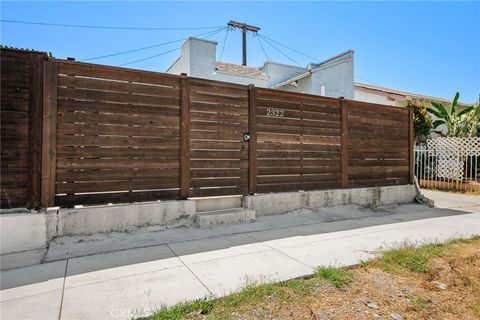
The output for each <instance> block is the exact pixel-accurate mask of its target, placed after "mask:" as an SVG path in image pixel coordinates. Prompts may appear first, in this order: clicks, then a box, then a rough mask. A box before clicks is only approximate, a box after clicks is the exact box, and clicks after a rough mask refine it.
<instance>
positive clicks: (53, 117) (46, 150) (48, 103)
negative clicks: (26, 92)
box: [41, 60, 57, 208]
mask: <svg viewBox="0 0 480 320" xmlns="http://www.w3.org/2000/svg"><path fill="white" fill-rule="evenodd" d="M56 166H57V63H56V62H55V61H53V60H45V61H43V134H42V186H41V190H42V191H41V206H42V207H43V208H47V207H53V206H55V180H56Z"/></svg>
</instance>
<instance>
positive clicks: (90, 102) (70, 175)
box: [55, 62, 180, 205]
mask: <svg viewBox="0 0 480 320" xmlns="http://www.w3.org/2000/svg"><path fill="white" fill-rule="evenodd" d="M179 86H180V82H179V78H178V77H174V76H168V75H163V74H155V73H147V72H136V71H130V70H129V71H125V70H121V69H113V68H108V67H101V66H91V65H86V64H79V63H71V62H59V63H58V77H57V94H58V96H57V101H58V102H57V110H58V111H57V112H58V113H57V115H58V118H57V123H58V124H57V146H56V150H57V155H56V161H57V165H56V168H57V172H56V192H55V194H56V195H55V204H58V205H71V204H88V203H105V202H118V201H121V202H132V201H146V200H156V199H176V198H178V197H179V186H180V185H179V134H180V106H179V101H180V90H179Z"/></svg>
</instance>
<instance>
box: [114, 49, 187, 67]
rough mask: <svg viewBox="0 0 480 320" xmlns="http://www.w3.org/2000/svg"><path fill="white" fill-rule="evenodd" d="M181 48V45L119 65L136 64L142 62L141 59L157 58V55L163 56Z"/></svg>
mask: <svg viewBox="0 0 480 320" xmlns="http://www.w3.org/2000/svg"><path fill="white" fill-rule="evenodd" d="M179 49H180V47H178V48H175V49H172V50H168V51H165V52H162V53H159V54H155V55H153V56H150V57H146V58H143V59H138V60H134V61H130V62H127V63H122V64H119V65H118V66H119V67H122V66H126V65H129V64H134V63H137V62H141V61H145V60H148V59H152V58H156V57H159V56H163V55H164V54H167V53H170V52H173V51H177V50H179Z"/></svg>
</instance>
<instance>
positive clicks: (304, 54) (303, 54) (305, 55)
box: [258, 34, 320, 62]
mask: <svg viewBox="0 0 480 320" xmlns="http://www.w3.org/2000/svg"><path fill="white" fill-rule="evenodd" d="M258 35H259V36H261V37H263V38H264V39H267V40H270V41H272V42H274V43H276V44H278V45H280V46H282V47H284V48H287V49H289V50H291V51H293V52H296V53H298V54H301V55H302V56H304V57H307V58H309V59H312V60H314V61H317V62H318V61H320V60H319V59H317V58H314V57H312V56H310V55H308V54H306V53H303V52H301V51H298V50H296V49H293V48H291V47H289V46H287V45H285V44H283V43H281V42H278V41H276V40H273V39H272V38H269V37H267V36H265V35H263V34H258Z"/></svg>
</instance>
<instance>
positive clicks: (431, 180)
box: [414, 145, 480, 193]
mask: <svg viewBox="0 0 480 320" xmlns="http://www.w3.org/2000/svg"><path fill="white" fill-rule="evenodd" d="M479 157H480V148H478V146H471V147H468V148H455V147H453V148H452V147H445V146H442V147H432V146H431V145H430V146H417V147H416V148H415V159H414V161H415V176H416V177H417V179H418V182H419V184H420V187H422V188H426V189H438V190H449V191H460V192H473V193H480V181H479V178H480V159H479Z"/></svg>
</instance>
